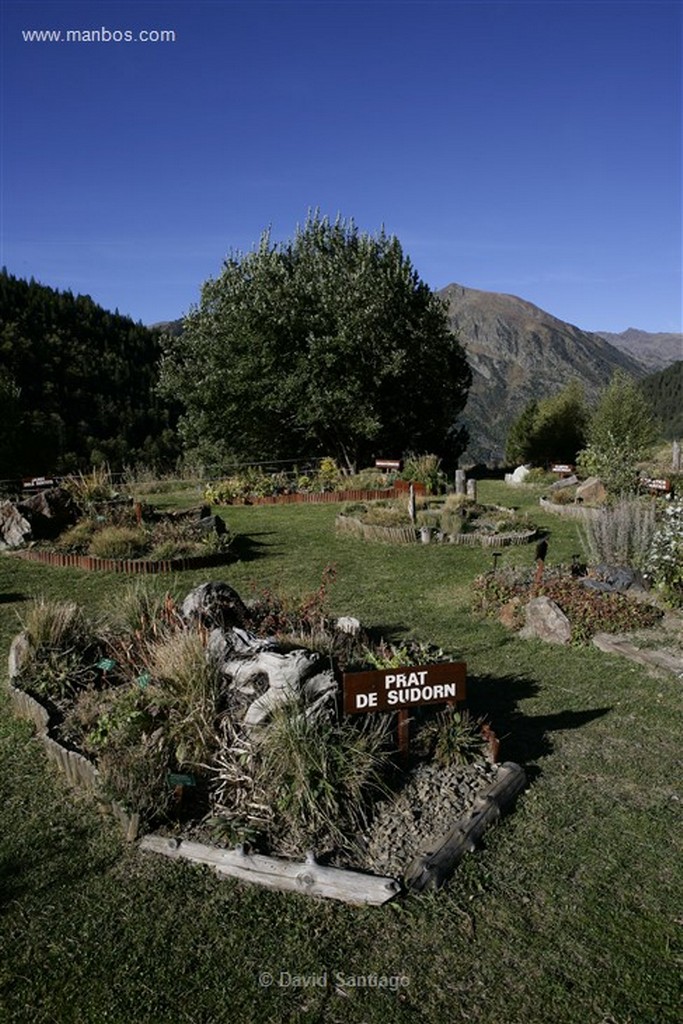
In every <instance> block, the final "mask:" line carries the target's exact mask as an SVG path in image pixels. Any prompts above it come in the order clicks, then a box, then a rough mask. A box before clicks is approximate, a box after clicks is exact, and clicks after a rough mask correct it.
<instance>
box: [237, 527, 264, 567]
mask: <svg viewBox="0 0 683 1024" xmlns="http://www.w3.org/2000/svg"><path fill="white" fill-rule="evenodd" d="M265 535H266V534H255V533H251V534H245V533H238V534H237V535H236V536H235V537H234V538H233V540H232V543H231V544H230V554H231V555H233V556H234V557H235V558H236V559H237V560H238V561H240V562H254V561H256V559H257V558H265V557H266V556H267V555H272V554H273V551H272V548H271V545H270V544H268V543H267V542H266V543H264V542H263V541H260V540H256V539H255V538H256V537H259V536H265Z"/></svg>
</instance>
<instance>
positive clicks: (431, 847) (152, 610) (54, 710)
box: [10, 582, 524, 902]
mask: <svg viewBox="0 0 683 1024" xmlns="http://www.w3.org/2000/svg"><path fill="white" fill-rule="evenodd" d="M324 599H325V582H323V585H322V586H321V589H320V591H319V592H318V593H316V594H315V595H313V596H312V597H311V598H309V599H307V600H306V601H304V602H303V603H302V604H301V605H299V606H297V607H291V608H288V607H287V606H286V605H285V604H284V603H283V602H282V601H280V600H279V599H277V598H275V597H274V596H273V595H272V594H264V595H261V596H259V597H258V598H255V599H254V600H253V601H251V602H250V603H249V604H245V603H244V602H243V601H242V600H241V598H240V597H239V595H237V594H236V593H235V591H233V590H232V589H231V588H230V587H228V586H227V585H226V584H203V585H202V586H201V587H199V588H196V589H195V590H194V591H193V592H192V593H191V594H189V595H187V596H186V598H185V599H184V600H183V601H182V602H176V601H175V600H174V599H173V598H172V597H171V596H170V595H168V594H166V595H162V596H158V597H156V598H155V597H153V596H152V595H151V594H150V592H149V591H148V590H147V589H146V588H144V587H141V586H138V587H136V588H134V589H133V590H132V591H131V592H130V594H129V596H128V599H127V602H125V603H124V605H123V606H122V607H121V608H120V609H119V610H118V615H117V616H114V617H112V618H110V620H109V621H108V622H107V623H104V624H103V623H101V622H100V623H99V624H97V625H96V624H93V623H91V622H89V621H88V619H87V617H86V616H85V614H84V613H83V612H82V611H81V610H80V609H79V608H78V607H77V606H75V605H73V604H70V603H66V604H65V603H61V604H55V603H53V602H48V601H37V602H35V603H34V605H33V606H32V607H30V608H29V611H28V612H27V615H26V618H25V620H24V623H23V627H24V628H23V630H22V633H21V634H19V636H18V637H16V638H15V640H14V642H13V644H12V648H11V651H10V680H11V686H12V695H13V700H14V701H15V705H16V706H17V708H18V710H19V711H20V712H21V713H24V714H28V715H29V717H31V718H32V719H33V721H34V722H36V725H37V727H38V728H39V731H40V732H41V734H42V735H43V738H44V742H46V743H47V744H48V745H50V744H51V745H52V752H51V754H50V756H54V759H55V760H56V761H57V762H58V763H59V764H60V766H61V767H62V768H63V769H64V770H65V771H66V772H67V774H68V775H69V777H70V778H71V779H72V781H76V782H78V781H80V782H83V781H84V780H85V784H86V785H88V787H89V788H90V789H91V790H92V791H93V792H94V793H95V795H96V796H97V797H98V799H100V800H101V801H103V802H105V803H106V804H107V805H108V806H109V807H110V808H112V809H114V810H115V813H116V814H117V816H118V817H119V819H120V820H122V821H123V822H124V824H125V827H126V829H127V832H128V834H129V836H130V837H132V835H131V833H132V832H137V831H138V827H139V828H140V829H141V830H143V831H144V830H146V829H149V828H150V827H151V828H153V829H155V830H156V836H157V838H156V839H155V840H153V841H149V842H148V843H147V846H146V848H147V849H157V851H158V852H163V853H167V854H168V855H173V856H175V855H179V856H185V855H188V856H190V857H191V859H199V860H202V858H204V859H203V860H202V862H204V863H214V866H217V867H219V868H220V870H222V871H223V872H224V873H229V874H233V875H235V874H236V875H237V877H247V875H245V874H244V872H247V874H248V872H249V871H251V872H252V876H253V877H254V879H255V880H259V881H261V880H262V879H260V878H259V877H257V876H259V874H260V873H262V872H265V873H266V875H267V876H268V877H270V875H271V874H272V872H271V867H272V865H271V866H269V865H268V863H266V862H265V861H268V859H270V860H272V859H273V858H275V859H276V860H281V859H282V858H286V864H288V865H289V867H283V868H282V872H281V873H282V874H283V876H287V878H289V880H290V882H291V878H292V877H294V883H292V884H289V883H288V884H283V885H279V886H278V887H281V888H297V890H298V891H311V892H316V893H318V894H322V895H333V896H334V895H336V896H337V898H344V897H342V896H339V895H338V894H337V893H336V889H337V887H338V886H339V885H342V881H343V880H342V879H340V876H337V875H334V873H333V874H332V875H331V876H330V875H329V870H332V869H335V870H342V871H346V872H348V870H349V869H350V870H352V871H354V872H356V873H360V874H359V877H360V876H361V875H362V873H363V872H367V871H371V872H373V873H374V874H375V875H378V876H380V878H381V879H382V880H383V884H388V882H390V881H391V880H392V878H393V879H395V880H396V881H397V883H398V884H397V885H395V886H394V887H393V888H391V887H390V888H389V889H387V888H385V889H384V890H382V891H383V893H384V896H383V899H386V898H391V896H392V895H395V894H396V892H398V891H400V889H401V886H402V885H404V884H406V883H407V880H408V876H409V875H410V870H411V865H412V866H413V871H414V872H416V876H417V875H419V877H420V879H421V883H420V884H421V885H424V884H435V885H440V884H442V883H443V881H445V879H446V878H447V876H448V874H449V873H450V871H451V870H452V867H453V866H454V864H455V862H456V861H457V859H458V857H459V856H461V855H462V853H463V852H464V851H465V849H468V848H470V847H471V846H472V845H473V843H474V842H475V841H476V839H477V837H478V836H479V835H480V834H481V830H482V829H483V827H485V825H486V824H487V823H488V822H489V821H490V820H492V819H493V818H495V817H496V816H497V815H498V813H499V811H500V807H501V806H502V805H503V804H504V803H506V802H508V801H509V800H511V799H513V798H514V796H515V795H516V793H517V792H519V790H520V789H521V788H522V787H523V785H524V773H523V772H522V770H521V769H520V768H519V767H518V766H510V765H507V766H504V768H503V767H502V766H499V765H497V764H494V763H492V762H491V758H492V757H493V756H494V755H493V751H494V747H493V746H492V745H491V741H490V739H487V736H486V730H484V733H482V723H481V722H475V721H473V720H471V719H470V718H469V717H468V715H467V712H466V711H463V710H456V709H455V708H444V709H441V710H437V711H434V710H433V709H427V708H422V709H419V713H418V712H416V713H415V716H414V717H415V722H414V734H415V735H414V741H413V745H412V748H411V759H410V762H409V763H407V762H403V761H400V760H397V756H396V750H395V728H394V726H395V721H394V717H393V716H392V715H388V714H387V715H385V714H377V715H363V716H352V717H351V718H346V717H344V716H343V715H342V714H341V711H340V686H339V678H340V677H339V673H340V671H341V670H342V669H344V670H349V669H350V668H355V667H357V668H367V667H369V666H376V665H377V664H380V663H383V664H387V663H388V664H389V665H393V664H425V663H428V661H429V660H439V659H440V658H441V659H442V660H443V658H444V657H445V656H444V655H443V654H442V652H438V651H434V650H428V649H426V648H425V647H424V646H421V645H414V644H412V645H411V644H408V645H406V646H405V647H404V648H401V649H396V648H392V647H391V646H390V645H388V644H387V643H386V642H385V641H377V640H373V639H372V638H371V637H370V636H369V635H368V634H366V633H365V631H363V630H362V628H361V627H360V626H359V624H358V623H357V622H356V621H355V620H349V619H346V620H339V621H338V622H335V621H333V620H331V619H329V618H328V617H327V616H326V615H325V613H324V609H323V603H324ZM36 707H38V710H36ZM41 707H42V708H44V709H45V711H44V712H43V711H41V710H40V708H41ZM55 748H59V750H61V751H62V753H59V751H57V752H55ZM87 764H90V766H91V767H90V768H86V767H84V765H87ZM91 769H92V770H91ZM455 825H458V828H459V829H460V831H459V832H458V835H459V836H460V840H461V841H460V842H459V843H458V844H456V845H457V849H455V850H453V849H451V848H449V850H448V851H447V855H444V854H443V853H441V854H440V856H441V860H439V863H438V865H436V866H435V867H434V868H433V870H432V866H431V862H430V860H429V858H430V857H434V856H436V855H437V854H438V853H439V851H441V848H442V847H443V846H444V842H445V839H446V838H447V837H448V835H449V834H450V833H451V832H452V829H453V827H454V826H455ZM164 837H165V838H164ZM463 837H464V838H463ZM178 844H180V845H178ZM188 844H190V845H189V846H188ZM192 844H195V845H192ZM196 844H199V847H201V849H198V848H195V847H196ZM451 846H452V836H451ZM236 847H237V848H238V853H237V854H235V855H232V854H230V853H229V851H231V850H233V851H234V850H235V848H236ZM207 850H209V853H207V852H206V851H207ZM212 851H213V852H212ZM195 855H196V856H195ZM235 856H237V863H236V864H235V863H233V862H234V860H235ZM444 856H445V863H446V868H444ZM207 858H208V860H207ZM240 858H247V859H248V861H249V862H248V863H247V861H246V860H243V859H240ZM263 858H265V861H263V860H262V859H263ZM300 861H302V863H299V862H300ZM417 862H419V866H418V868H415V867H414V865H415V864H416V863H417ZM306 863H307V864H308V868H309V870H308V873H307V872H306V870H304V866H303V865H305V864H306ZM292 864H294V865H298V867H297V870H296V871H294V869H293V868H292ZM233 868H234V870H233ZM299 869H301V870H299ZM328 869H329V870H328ZM292 872H293V874H292ZM279 873H280V869H279V868H278V869H277V870H276V872H275V874H276V875H278V874H279ZM302 879H303V881H302ZM306 879H308V881H306ZM387 879H388V881H387ZM271 881H272V878H271ZM309 883H310V884H309ZM328 883H329V885H330V886H331V890H332V891H330V892H327V891H324V892H323V891H322V890H323V889H325V886H327V885H328ZM263 884H267V883H265V882H264V883H263ZM344 884H345V883H344ZM364 884H365V883H361V882H358V886H360V888H358V886H357V891H356V895H357V896H358V898H357V899H356V900H354V899H351V902H379V901H380V900H375V899H374V897H373V898H372V899H371V898H370V896H369V895H367V896H366V895H363V893H365V889H364V888H363V886H364ZM321 887H322V888H321ZM342 888H343V885H342ZM359 893H360V896H359ZM382 901H383V900H382Z"/></svg>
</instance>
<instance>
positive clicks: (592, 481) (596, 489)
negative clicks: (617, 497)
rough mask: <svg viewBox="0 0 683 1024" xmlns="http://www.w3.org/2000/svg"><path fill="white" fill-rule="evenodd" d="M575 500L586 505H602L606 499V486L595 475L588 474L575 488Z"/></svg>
mask: <svg viewBox="0 0 683 1024" xmlns="http://www.w3.org/2000/svg"><path fill="white" fill-rule="evenodd" d="M576 500H577V501H578V502H583V503H584V504H586V505H602V504H603V502H605V501H606V500H607V488H606V487H605V485H604V484H603V482H602V480H600V479H599V477H597V476H589V477H588V479H587V480H584V482H583V483H582V484H579V486H578V487H577V488H576Z"/></svg>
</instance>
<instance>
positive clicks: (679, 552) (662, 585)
mask: <svg viewBox="0 0 683 1024" xmlns="http://www.w3.org/2000/svg"><path fill="white" fill-rule="evenodd" d="M645 570H646V573H647V575H648V576H649V577H650V579H652V580H653V582H654V584H655V586H656V587H657V588H658V589H659V590H660V591H661V593H662V595H663V597H664V599H665V600H666V601H667V602H668V603H669V604H671V605H673V606H674V607H681V606H682V605H683V499H680V498H679V499H677V500H676V501H673V502H671V504H669V505H667V507H666V508H665V509H664V512H663V514H662V516H661V519H660V522H659V524H658V526H657V529H656V530H655V531H654V533H653V536H652V543H651V545H650V550H649V552H648V554H647V559H646V562H645Z"/></svg>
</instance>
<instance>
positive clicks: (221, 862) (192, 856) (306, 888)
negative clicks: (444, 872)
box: [140, 835, 401, 906]
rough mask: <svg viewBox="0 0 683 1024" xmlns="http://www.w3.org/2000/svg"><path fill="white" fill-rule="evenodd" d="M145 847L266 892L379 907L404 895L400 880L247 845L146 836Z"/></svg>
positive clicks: (147, 849) (143, 845)
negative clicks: (268, 853)
mask: <svg viewBox="0 0 683 1024" xmlns="http://www.w3.org/2000/svg"><path fill="white" fill-rule="evenodd" d="M140 849H141V850H145V851H148V852H151V853H162V854H164V856H166V857H171V858H173V859H178V858H183V859H185V860H190V861H192V862H194V863H196V864H207V865H209V866H210V867H213V868H215V870H216V871H217V872H218V873H219V874H220V875H226V876H228V877H230V878H237V879H239V880H240V881H243V882H254V883H256V884H257V885H262V886H265V887H266V888H267V889H278V890H280V891H283V892H298V893H304V894H305V895H307V896H323V897H325V898H327V899H333V900H340V901H341V902H343V903H350V904H354V905H356V906H364V905H368V904H369V905H372V906H379V905H381V904H382V903H387V902H388V901H389V900H391V899H393V898H394V896H396V895H397V894H398V893H399V892H400V891H401V886H400V883H399V882H398V881H397V880H396V879H395V878H382V877H378V876H376V875H366V874H364V873H362V872H359V871H347V870H345V869H343V868H331V867H325V866H323V865H321V864H318V863H317V862H316V860H315V857H314V856H313V855H312V854H309V855H308V856H307V857H306V860H305V861H304V862H303V863H297V862H295V861H288V860H282V859H280V858H278V857H266V856H263V855H262V854H254V853H246V852H245V851H244V849H243V848H242V847H239V846H238V847H237V849H235V850H222V849H219V848H218V847H215V846H205V845H204V844H202V843H192V842H185V841H179V840H176V839H168V838H167V837H166V836H157V835H147V836H144V837H143V838H142V840H141V842H140Z"/></svg>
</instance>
